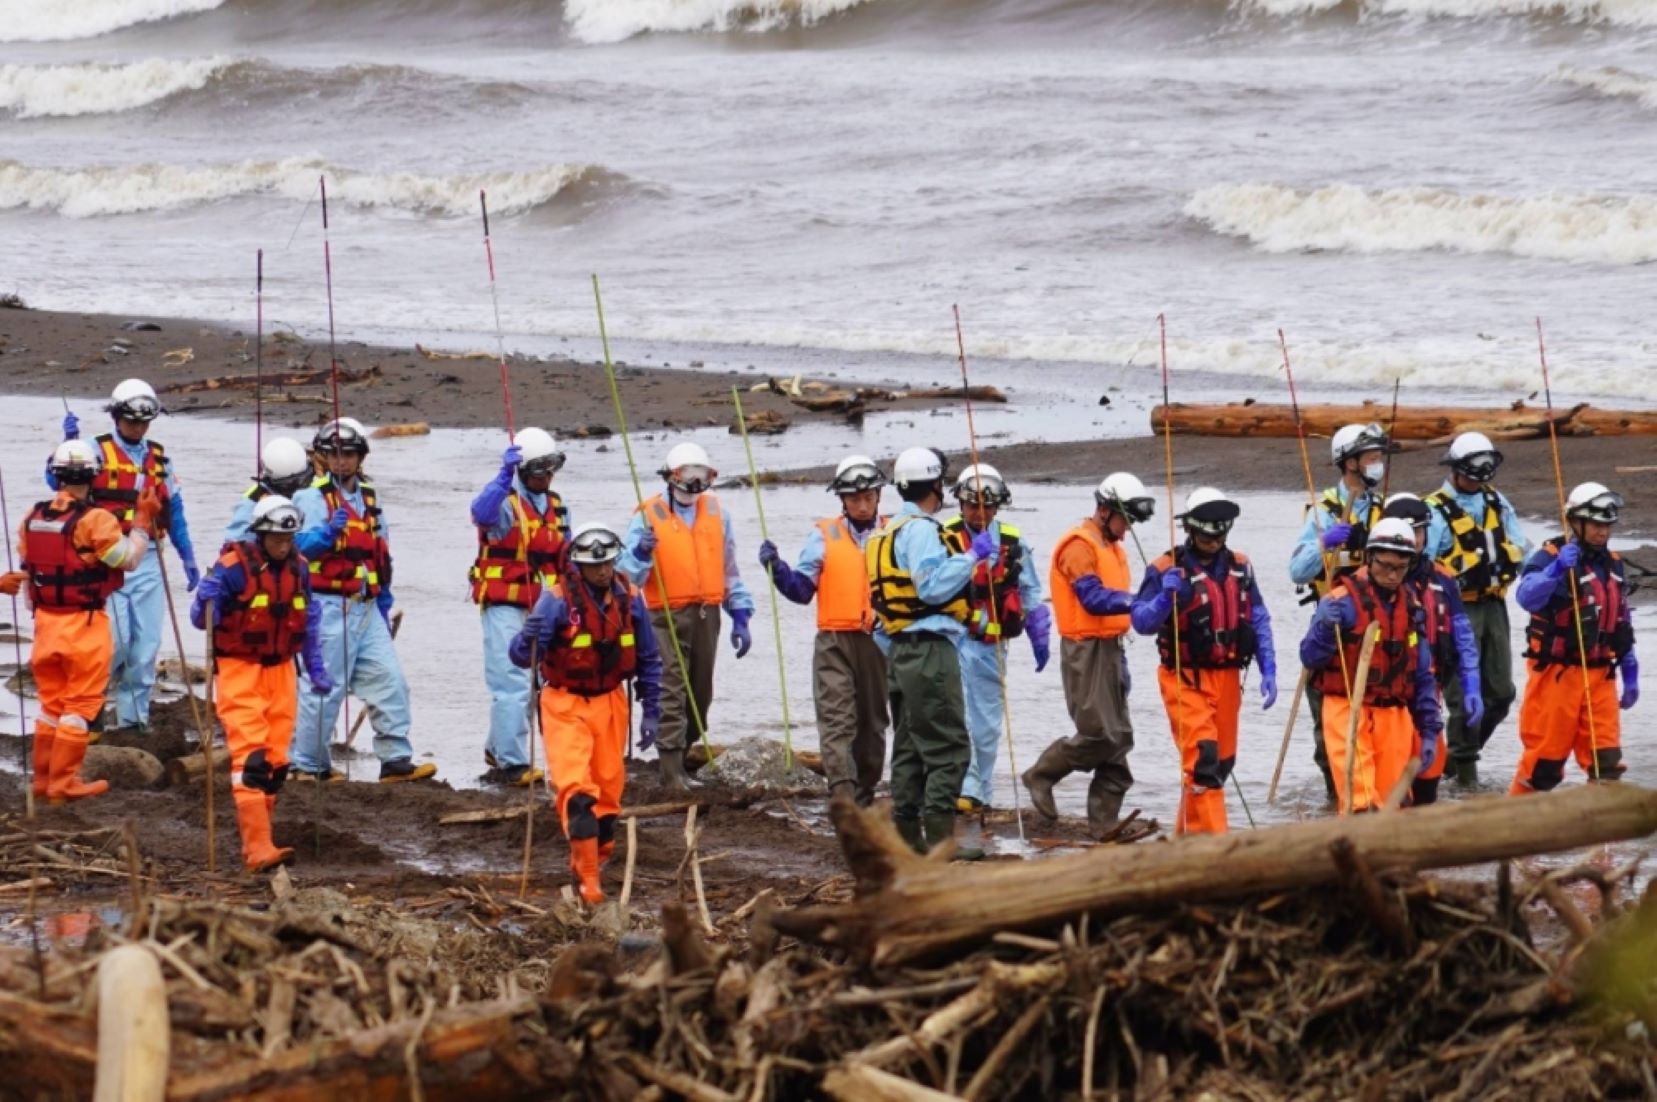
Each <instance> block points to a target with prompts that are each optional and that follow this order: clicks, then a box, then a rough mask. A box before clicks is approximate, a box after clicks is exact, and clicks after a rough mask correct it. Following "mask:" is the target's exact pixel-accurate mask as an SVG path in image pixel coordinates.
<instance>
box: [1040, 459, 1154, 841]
mask: <svg viewBox="0 0 1657 1102" xmlns="http://www.w3.org/2000/svg"><path fill="white" fill-rule="evenodd" d="M1093 502H1094V508H1093V515H1092V516H1091V517H1088V518H1087V519H1085V520H1083V521H1082V522H1081V523H1080V524H1078V525H1076V527H1074V528H1072V529H1071V530H1070V531H1068V532H1066V533H1065V534H1064V535H1063V536H1062V537H1061V538H1060V539H1059V542H1058V545H1057V546H1055V547H1054V548H1053V562H1052V566H1051V568H1050V569H1049V571H1048V586H1049V588H1050V589H1051V591H1052V594H1053V616H1054V619H1056V620H1057V621H1058V627H1059V675H1060V679H1061V680H1062V681H1063V683H1064V703H1065V707H1066V708H1068V709H1069V711H1070V720H1071V722H1072V723H1074V724H1075V725H1076V733H1075V734H1074V735H1072V736H1070V737H1068V738H1061V739H1058V740H1056V741H1054V742H1053V743H1052V744H1050V745H1049V746H1048V747H1047V749H1046V750H1044V751H1042V754H1041V757H1040V758H1038V759H1036V763H1035V764H1034V765H1032V766H1031V767H1030V768H1029V769H1026V770H1025V771H1024V773H1023V775H1022V780H1023V781H1024V787H1025V788H1027V789H1029V791H1030V803H1031V805H1032V806H1033V807H1034V808H1035V809H1036V810H1037V811H1039V812H1041V814H1043V815H1045V816H1047V817H1048V818H1049V819H1057V818H1058V817H1059V809H1058V805H1057V804H1055V803H1054V802H1053V786H1054V785H1055V784H1057V783H1058V782H1059V781H1061V780H1063V779H1064V778H1065V777H1066V776H1068V775H1070V774H1071V773H1074V772H1076V771H1077V770H1080V769H1090V770H1092V771H1093V779H1092V780H1091V781H1089V782H1088V786H1087V821H1088V826H1089V828H1090V829H1091V830H1092V831H1093V833H1094V834H1095V835H1104V834H1106V833H1108V832H1109V831H1111V830H1112V829H1114V828H1115V826H1116V823H1117V820H1118V818H1119V817H1120V816H1121V813H1122V800H1123V799H1124V798H1125V797H1126V796H1127V794H1128V789H1129V788H1130V787H1132V786H1133V771H1132V770H1131V769H1129V767H1128V755H1129V754H1130V753H1131V752H1132V751H1133V721H1132V720H1131V719H1130V718H1129V717H1128V689H1129V686H1130V684H1131V678H1130V677H1129V676H1128V655H1127V652H1126V651H1125V650H1124V649H1123V648H1122V636H1123V635H1124V634H1126V633H1127V630H1128V626H1129V613H1130V612H1131V611H1132V608H1133V593H1132V591H1131V588H1130V587H1131V586H1132V584H1133V581H1132V579H1131V577H1130V576H1129V574H1128V555H1127V552H1126V550H1124V549H1123V546H1122V540H1123V538H1124V537H1125V536H1126V535H1127V534H1128V526H1129V525H1132V524H1143V523H1144V522H1145V521H1148V520H1150V519H1151V517H1152V515H1153V514H1154V513H1155V512H1156V502H1155V501H1154V500H1153V499H1152V498H1151V495H1150V494H1149V493H1147V492H1146V490H1145V484H1144V483H1142V482H1140V481H1139V479H1137V478H1135V477H1134V476H1133V475H1131V474H1128V473H1127V472H1126V471H1117V472H1116V473H1114V474H1111V475H1109V476H1107V477H1106V478H1105V480H1104V481H1103V482H1101V483H1099V487H1098V489H1096V490H1094V492H1093Z"/></svg>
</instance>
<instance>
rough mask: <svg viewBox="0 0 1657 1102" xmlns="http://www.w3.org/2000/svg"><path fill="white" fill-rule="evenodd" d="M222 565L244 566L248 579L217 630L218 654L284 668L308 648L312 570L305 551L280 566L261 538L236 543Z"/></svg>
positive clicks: (222, 556) (214, 648) (232, 545)
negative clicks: (308, 577) (308, 578)
mask: <svg viewBox="0 0 1657 1102" xmlns="http://www.w3.org/2000/svg"><path fill="white" fill-rule="evenodd" d="M219 566H221V567H223V568H224V569H226V570H229V569H231V568H232V567H240V568H241V570H242V576H243V577H244V578H246V579H247V580H246V582H245V583H244V584H243V586H242V590H241V592H240V593H236V594H233V595H232V598H231V604H230V607H229V608H228V609H226V610H225V611H224V612H223V613H222V614H221V615H220V617H219V623H218V626H217V627H216V628H215V629H214V631H213V650H214V652H215V653H216V654H220V655H223V656H224V657H226V658H245V659H248V660H249V661H253V662H258V663H260V664H262V665H266V666H279V665H281V664H282V663H283V662H286V661H288V660H290V659H292V658H293V657H294V655H296V654H299V653H300V652H301V651H303V650H304V649H305V613H306V608H305V606H306V601H305V594H306V592H307V591H306V588H305V577H306V573H307V570H306V564H305V560H304V558H303V557H301V556H300V554H299V552H297V551H295V552H294V553H293V554H291V555H289V556H288V557H287V559H286V560H285V561H283V562H281V563H274V562H271V561H270V558H269V557H268V556H266V554H265V552H264V549H263V548H261V547H260V546H259V544H258V540H257V538H255V539H250V540H248V541H246V542H244V543H235V544H231V546H230V548H229V549H228V550H227V551H225V552H224V554H222V555H220V556H219Z"/></svg>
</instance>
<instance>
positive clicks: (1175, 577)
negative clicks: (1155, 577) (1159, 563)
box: [1162, 569, 1191, 597]
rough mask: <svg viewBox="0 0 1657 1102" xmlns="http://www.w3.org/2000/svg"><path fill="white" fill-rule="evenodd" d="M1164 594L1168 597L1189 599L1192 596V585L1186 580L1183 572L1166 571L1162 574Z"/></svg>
mask: <svg viewBox="0 0 1657 1102" xmlns="http://www.w3.org/2000/svg"><path fill="white" fill-rule="evenodd" d="M1162 593H1163V595H1164V596H1168V597H1188V596H1190V594H1191V583H1190V582H1188V581H1186V580H1185V572H1184V571H1183V570H1177V569H1176V570H1164V571H1163V572H1162Z"/></svg>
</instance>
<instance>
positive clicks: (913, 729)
mask: <svg viewBox="0 0 1657 1102" xmlns="http://www.w3.org/2000/svg"><path fill="white" fill-rule="evenodd" d="M944 471H945V467H944V461H943V459H942V458H940V456H939V454H938V453H937V452H936V451H934V450H932V449H931V448H909V449H908V450H906V451H904V452H903V453H902V454H900V455H899V456H898V458H897V462H896V463H895V464H893V466H892V481H893V482H894V483H895V484H896V485H897V489H898V496H899V497H901V498H902V499H903V508H901V509H899V510H898V513H897V515H896V516H894V517H893V518H892V520H891V522H890V523H889V524H887V525H886V527H885V528H882V529H881V530H879V531H877V532H876V533H874V535H872V536H870V537H869V540H868V542H867V543H866V544H864V547H863V562H864V566H865V567H866V569H867V570H868V578H869V599H870V602H871V603H872V604H873V605H874V611H875V615H876V616H877V617H878V618H879V621H880V628H881V631H882V632H883V633H884V634H885V636H886V637H887V639H889V640H890V651H889V658H888V660H887V667H886V683H887V692H888V694H889V697H890V701H891V706H892V821H893V823H894V824H895V825H896V827H897V830H898V834H899V835H901V836H902V838H903V840H904V841H905V842H907V843H909V846H910V848H911V849H913V850H915V851H916V852H917V853H927V852H929V851H931V850H933V849H936V848H937V847H938V846H941V845H943V844H944V843H945V842H946V841H948V840H950V839H951V838H953V837H954V836H955V799H956V797H957V796H959V795H960V793H961V781H962V780H963V779H964V778H965V776H966V772H967V766H968V765H969V764H970V763H971V761H972V743H971V741H970V739H969V738H968V736H967V727H966V705H965V703H964V702H963V700H962V696H961V660H960V657H959V656H958V655H957V653H956V650H955V640H956V638H957V637H958V636H960V635H961V634H962V633H963V632H964V631H966V630H967V626H968V624H969V623H972V622H973V621H974V620H975V616H974V613H973V610H972V607H971V605H970V604H969V603H968V601H967V587H968V583H969V582H970V581H971V579H972V572H973V569H974V568H975V567H976V566H977V564H979V563H981V562H984V561H985V560H987V559H989V558H990V557H991V556H993V555H994V554H995V552H996V549H997V548H998V547H999V546H1000V542H999V540H998V539H997V538H996V535H995V533H993V532H989V531H983V532H980V533H978V535H976V536H974V537H973V539H972V543H971V547H970V550H969V551H968V552H967V553H965V554H951V553H950V549H949V544H948V542H947V540H946V539H945V535H944V530H943V526H942V525H941V524H939V522H938V519H937V516H936V514H937V512H938V510H939V509H941V508H943V504H944ZM986 622H987V616H985V618H984V620H981V621H978V622H977V623H976V625H975V626H976V627H978V628H979V629H980V630H981V629H982V628H983V627H984V626H985V623H986ZM955 855H956V857H958V858H960V859H961V860H977V859H979V858H982V857H983V856H984V852H983V850H980V849H976V848H969V847H961V848H959V849H957V850H956V854H955Z"/></svg>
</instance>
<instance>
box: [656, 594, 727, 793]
mask: <svg viewBox="0 0 1657 1102" xmlns="http://www.w3.org/2000/svg"><path fill="white" fill-rule="evenodd" d="M719 623H720V620H719V606H718V605H686V606H685V607H684V608H680V609H675V610H674V611H673V626H674V630H675V631H677V632H678V635H679V649H680V651H682V652H683V653H684V656H685V666H686V667H687V668H688V669H689V671H690V692H691V694H692V696H693V697H694V699H695V701H696V707H697V710H698V713H699V714H700V715H701V717H702V726H703V727H704V728H706V727H707V723H708V709H710V708H711V707H713V663H714V659H715V658H716V657H718V654H719ZM650 626H651V627H652V628H654V629H655V631H656V640H657V645H658V646H659V647H660V648H661V652H662V726H661V732H660V733H659V734H658V735H657V736H656V752H657V754H658V755H659V757H660V760H661V766H662V783H663V784H666V785H668V786H669V787H672V788H683V787H685V781H686V778H685V747H686V746H687V745H689V743H690V742H691V741H693V740H695V739H696V738H697V732H696V721H695V720H693V719H692V718H691V714H690V709H689V708H688V707H687V705H686V695H685V676H684V671H683V670H681V669H680V668H679V656H678V655H676V654H674V653H673V642H672V639H671V638H670V637H669V635H668V631H667V613H666V610H664V609H652V610H651V612H650Z"/></svg>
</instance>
